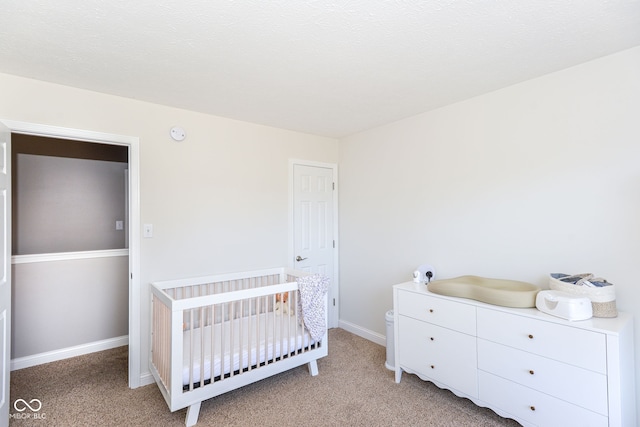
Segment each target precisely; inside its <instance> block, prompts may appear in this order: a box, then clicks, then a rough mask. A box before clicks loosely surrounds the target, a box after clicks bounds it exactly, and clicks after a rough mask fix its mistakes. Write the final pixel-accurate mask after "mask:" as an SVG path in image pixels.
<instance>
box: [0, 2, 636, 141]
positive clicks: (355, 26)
mask: <svg viewBox="0 0 640 427" xmlns="http://www.w3.org/2000/svg"><path fill="white" fill-rule="evenodd" d="M0 10H1V13H0V72H3V73H8V74H15V75H21V76H25V77H30V78H34V79H39V80H45V81H49V82H55V83H60V84H64V85H69V86H75V87H79V88H85V89H90V90H94V91H98V92H104V93H109V94H115V95H121V96H125V97H129V98H135V99H140V100H145V101H150V102H154V103H158V104H164V105H169V106H175V107H179V108H185V109H189V110H194V111H200V112H204V113H210V114H214V115H218V116H223V117H229V118H233V119H238V120H244V121H249V122H254V123H260V124H265V125H270V126H276V127H280V128H285V129H292V130H297V131H302V132H307V133H312V134H317V135H325V136H330V137H343V136H346V135H350V134H353V133H356V132H359V131H362V130H366V129H369V128H372V127H375V126H378V125H381V124H384V123H389V122H392V121H395V120H398V119H401V118H404V117H408V116H412V115H415V114H418V113H421V112H425V111H428V110H430V109H433V108H437V107H440V106H443V105H447V104H450V103H453V102H456V101H460V100H463V99H466V98H470V97H473V96H476V95H480V94H483V93H486V92H489V91H492V90H496V89H499V88H501V87H505V86H509V85H512V84H515V83H518V82H521V81H524V80H527V79H531V78H534V77H537V76H541V75H544V74H547V73H550V72H553V71H557V70H560V69H563V68H566V67H570V66H573V65H576V64H579V63H582V62H585V61H589V60H592V59H595V58H598V57H601V56H604V55H608V54H611V53H614V52H618V51H621V50H624V49H628V48H631V47H634V46H638V45H640V0H615V1H607V0H575V1H571V0H518V1H515V0H482V1H480V0H468V1H454V0H449V1H443V0H407V1H400V0H396V1H380V0H342V1H339V0H336V1H329V0H315V1H314V0H307V1H302V0H268V1H265V0H244V1H231V0H215V1H214V0H200V1H195V0H192V1H189V0H171V1H167V0H137V1H129V0H56V1H51V0H0Z"/></svg>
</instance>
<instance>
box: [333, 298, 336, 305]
mask: <svg viewBox="0 0 640 427" xmlns="http://www.w3.org/2000/svg"><path fill="white" fill-rule="evenodd" d="M333 306H334V307H335V306H336V299H335V298H334V299H333Z"/></svg>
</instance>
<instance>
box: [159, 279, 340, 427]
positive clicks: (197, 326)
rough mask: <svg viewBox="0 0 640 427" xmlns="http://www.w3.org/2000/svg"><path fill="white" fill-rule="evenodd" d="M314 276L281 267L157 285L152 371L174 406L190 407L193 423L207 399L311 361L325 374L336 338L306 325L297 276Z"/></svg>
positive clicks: (173, 408) (314, 370) (312, 367)
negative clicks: (321, 362)
mask: <svg viewBox="0 0 640 427" xmlns="http://www.w3.org/2000/svg"><path fill="white" fill-rule="evenodd" d="M307 275H308V273H304V272H300V271H294V270H289V269H286V268H277V269H270V270H260V271H252V272H244V273H234V274H224V275H216V276H208V277H199V278H191V279H184V280H171V281H163V282H154V283H152V284H151V307H152V310H151V311H152V315H151V316H152V319H151V328H152V330H151V360H150V369H151V372H152V374H153V376H154V378H155V380H156V383H157V384H158V387H159V388H160V391H161V392H162V394H163V396H164V398H165V400H166V401H167V405H168V406H169V409H170V410H171V411H172V412H173V411H176V410H179V409H182V408H186V407H188V410H187V415H186V420H185V424H186V425H187V426H193V425H194V424H196V422H197V421H198V414H199V412H200V404H201V403H202V401H203V400H206V399H209V398H211V397H214V396H218V395H220V394H222V393H226V392H228V391H231V390H234V389H236V388H239V387H242V386H244V385H247V384H250V383H253V382H255V381H259V380H261V379H264V378H266V377H269V376H271V375H275V374H277V373H280V372H283V371H286V370H288V369H291V368H294V367H297V366H300V365H303V364H305V363H307V364H308V366H309V371H310V373H311V375H313V376H315V375H317V374H318V365H317V360H318V359H319V358H321V357H324V356H326V355H327V353H328V345H327V341H328V340H327V334H326V332H325V333H324V336H323V337H322V338H320V339H316V340H314V339H313V338H312V337H311V335H310V334H309V332H308V330H307V329H306V328H305V327H304V325H303V321H302V313H301V310H300V309H299V305H300V304H299V299H300V293H299V291H298V282H297V280H298V279H299V278H300V277H303V276H307ZM283 294H286V295H287V296H288V299H287V301H286V302H282V301H276V296H278V297H279V298H280V297H281V296H282V295H283ZM323 300H324V301H323V302H322V303H323V304H324V324H325V326H326V321H327V307H326V304H327V300H326V295H325V296H324V297H323Z"/></svg>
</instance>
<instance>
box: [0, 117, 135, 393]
mask: <svg viewBox="0 0 640 427" xmlns="http://www.w3.org/2000/svg"><path fill="white" fill-rule="evenodd" d="M0 122H1V123H3V124H4V125H5V126H6V127H8V128H9V130H10V131H11V133H21V134H26V135H34V136H43V137H50V138H59V139H68V140H74V141H79V142H93V143H99V144H109V145H124V146H127V147H128V149H129V200H128V206H129V227H128V231H129V363H128V366H129V373H128V377H129V387H130V388H137V387H140V385H141V377H140V372H141V369H140V368H141V366H140V351H141V348H140V344H141V341H140V336H141V334H140V233H138V230H140V179H139V169H140V147H139V145H140V141H139V138H138V137H134V136H125V135H116V134H109V133H103V132H94V131H88V130H81V129H72V128H65V127H58V126H50V125H42V124H36V123H27V122H20V121H14V120H7V119H0ZM7 157H8V161H11V156H10V155H7ZM8 226H9V227H11V225H10V224H8Z"/></svg>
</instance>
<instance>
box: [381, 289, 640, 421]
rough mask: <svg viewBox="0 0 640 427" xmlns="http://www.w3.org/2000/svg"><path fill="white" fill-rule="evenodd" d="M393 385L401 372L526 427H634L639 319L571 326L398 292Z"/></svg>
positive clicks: (532, 313) (520, 311)
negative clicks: (635, 325) (636, 325)
mask: <svg viewBox="0 0 640 427" xmlns="http://www.w3.org/2000/svg"><path fill="white" fill-rule="evenodd" d="M393 306H394V307H393V308H394V333H395V337H394V343H395V374H396V382H400V379H401V376H402V371H405V372H408V373H412V374H416V375H418V376H419V377H420V378H421V379H423V380H426V381H431V382H433V383H434V384H436V385H437V386H438V387H441V388H446V389H449V390H451V391H452V392H453V393H455V394H456V395H458V396H460V397H466V398H469V399H471V400H472V401H473V402H474V403H476V404H477V405H479V406H486V407H489V408H491V409H493V410H494V411H495V412H496V413H498V414H499V415H501V416H504V417H508V418H513V419H515V420H516V421H518V422H519V423H520V424H522V425H525V426H544V427H551V426H559V427H571V426H576V427H585V426H609V427H614V426H622V427H635V426H636V408H635V373H634V354H633V352H634V345H633V319H632V317H631V315H629V314H628V313H619V315H618V317H616V318H612V319H603V318H592V319H589V320H584V321H580V322H569V321H565V320H563V319H560V318H557V317H554V316H550V315H548V314H545V313H542V312H540V311H538V310H537V309H535V308H507V307H500V306H495V305H490V304H485V303H482V302H478V301H474V300H471V299H465V298H455V297H447V296H443V295H438V294H433V293H431V292H429V291H428V289H427V285H425V284H419V283H414V282H407V283H403V284H399V285H396V286H394V287H393Z"/></svg>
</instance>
